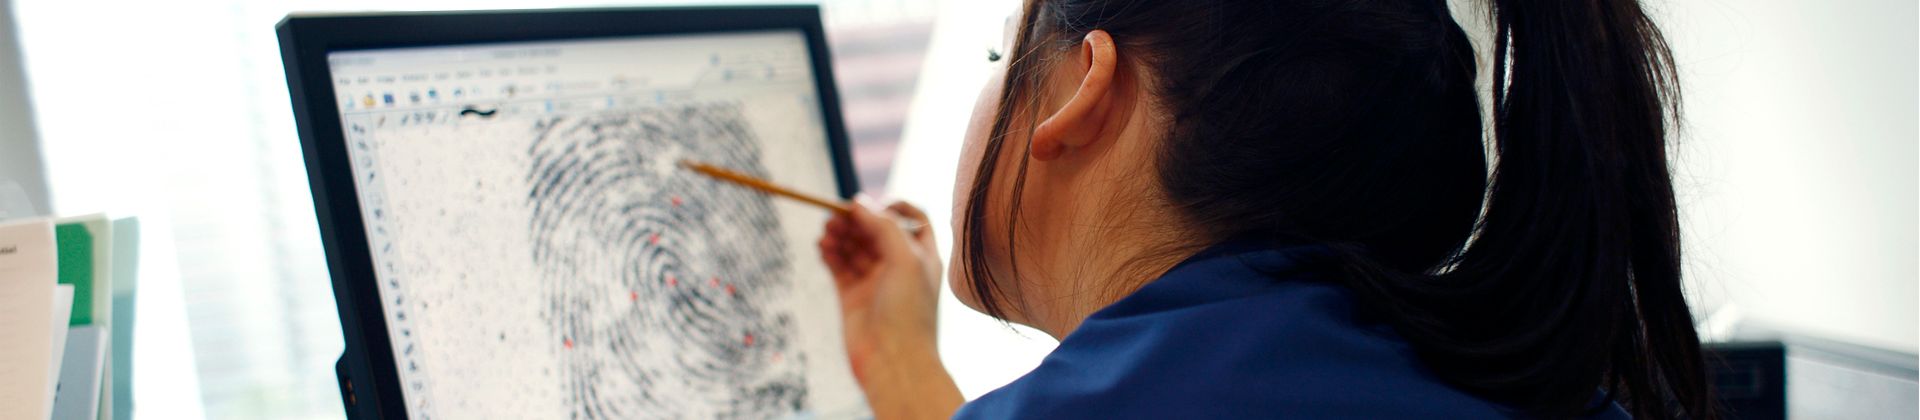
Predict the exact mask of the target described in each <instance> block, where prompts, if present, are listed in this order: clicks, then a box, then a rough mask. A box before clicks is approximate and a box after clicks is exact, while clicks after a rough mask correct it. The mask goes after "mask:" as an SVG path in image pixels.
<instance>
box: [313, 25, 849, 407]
mask: <svg viewBox="0 0 1920 420" xmlns="http://www.w3.org/2000/svg"><path fill="white" fill-rule="evenodd" d="M276 29H277V32H278V34H279V40H280V48H281V54H282V59H283V61H284V64H285V68H286V76H287V84H288V87H289V90H290V91H291V95H292V103H293V110H294V115H295V117H296V121H297V123H298V129H299V137H300V142H301V150H302V152H303V154H304V156H305V162H306V166H307V175H308V179H309V183H310V186H311V188H312V193H313V200H314V207H315V211H316V213H317V216H318V222H319V227H320V236H321V239H322V240H323V241H324V245H325V251H326V258H327V267H328V269H329V270H330V271H331V276H332V282H333V290H334V297H335V299H336V301H337V303H338V309H339V314H340V321H341V326H342V328H343V330H344V336H345V344H346V350H345V353H344V354H343V355H342V356H341V358H340V360H339V362H338V363H337V365H336V366H335V369H336V371H337V373H338V376H339V380H340V386H341V393H342V397H343V400H344V402H345V405H346V407H347V411H348V413H349V415H350V417H354V418H407V417H409V413H410V411H412V410H414V409H416V408H417V407H409V406H408V404H407V402H408V401H409V400H408V398H406V397H405V396H404V395H403V386H406V384H403V378H402V375H401V372H400V370H401V369H402V362H401V361H400V360H399V359H398V358H397V356H396V350H403V349H400V348H399V347H398V345H399V344H397V343H396V340H395V339H394V337H396V335H394V334H393V333H392V330H390V328H394V327H393V325H390V321H392V320H394V319H395V318H393V313H391V312H389V311H387V309H391V308H385V307H384V305H392V304H394V302H393V301H392V299H383V298H382V293H383V292H382V290H383V289H381V287H382V286H381V285H380V284H378V281H379V279H380V278H381V276H380V275H378V273H377V272H378V269H377V267H376V258H375V257H376V254H378V252H379V251H378V250H377V249H374V248H373V246H372V243H373V242H370V235H372V234H371V233H370V232H369V229H373V228H370V222H373V220H372V219H373V218H377V217H380V213H378V212H377V211H374V212H368V211H367V210H366V207H365V205H366V204H367V203H363V197H364V196H363V194H362V193H363V192H364V191H359V190H358V188H361V186H360V185H358V184H356V182H357V181H356V179H355V177H356V175H355V172H354V171H355V169H354V168H353V166H354V165H355V162H356V161H355V160H354V158H353V156H351V154H350V151H349V148H350V147H353V146H352V145H350V142H349V136H348V134H349V133H347V131H348V130H349V129H353V128H354V127H356V126H353V125H352V124H353V122H352V121H349V118H346V117H345V115H347V114H355V115H358V114H362V113H363V112H361V111H366V112H364V113H365V114H372V113H375V112H376V111H377V112H379V113H383V114H381V115H385V116H392V117H393V119H394V120H393V121H387V120H384V119H383V120H381V121H382V123H383V124H385V123H416V124H419V123H423V122H432V121H434V120H435V119H451V118H490V117H493V116H494V113H496V112H508V113H510V112H540V110H539V108H540V106H541V104H539V103H538V102H529V101H517V102H516V100H509V99H510V98H521V97H527V96H525V95H527V94H528V92H529V90H542V91H543V90H544V89H549V88H551V89H555V90H559V89H585V90H591V89H595V88H607V89H612V87H613V85H621V87H623V88H624V86H625V85H623V84H625V83H632V84H636V85H644V84H646V83H659V81H657V80H641V79H644V78H640V79H614V80H610V81H604V83H608V85H597V86H575V85H562V84H561V83H560V82H554V83H553V84H550V85H539V84H530V85H529V84H511V83H510V84H485V83H478V82H476V83H462V82H460V80H469V79H466V78H472V79H471V80H482V78H480V77H479V76H478V73H474V74H464V75H463V73H460V72H462V71H466V70H453V71H451V72H452V73H448V74H429V73H431V72H429V73H422V74H421V75H408V74H395V75H392V78H391V79H390V80H389V79H385V77H387V76H380V75H373V76H367V75H364V74H363V75H359V76H350V75H343V74H336V72H335V69H336V68H338V66H340V65H350V64H356V63H352V62H343V60H344V61H352V60H361V59H363V58H359V57H361V56H355V55H350V54H342V53H349V52H355V51H379V50H394V49H409V48H432V47H459V46H479V47H485V46H488V45H496V44H512V43H529V42H574V41H579V42H584V43H594V42H599V41H603V40H614V41H617V40H622V39H650V38H649V37H655V38H658V37H671V36H700V35H725V34H734V33H745V34H756V33H766V32H768V31H775V32H781V33H793V34H798V38H796V39H798V40H800V42H803V43H804V57H797V58H794V57H786V58H777V57H776V58H769V59H768V60H773V59H792V60H797V61H792V60H790V61H786V63H790V64H792V65H787V67H779V66H780V65H771V64H770V65H767V66H765V67H767V69H766V70H765V73H766V74H765V76H766V77H769V78H771V77H775V75H774V73H775V71H776V70H778V71H780V72H784V73H783V74H807V75H810V80H808V81H807V82H809V83H810V84H811V86H812V88H813V92H814V93H815V94H814V96H812V98H813V102H812V103H811V104H807V106H810V107H812V108H814V109H815V110H817V112H818V122H819V124H818V125H817V126H814V128H809V129H807V130H801V131H815V130H817V131H819V132H818V133H817V138H822V139H824V140H825V141H824V142H823V143H820V144H817V145H815V146H817V147H818V148H819V149H820V150H823V151H824V153H825V156H827V157H829V158H830V160H831V162H830V163H828V164H826V165H825V167H826V170H828V171H830V172H831V174H827V175H823V176H826V177H831V179H832V180H833V181H832V183H833V184H832V186H833V187H834V189H836V190H837V191H836V192H837V193H838V194H839V195H840V196H841V197H851V196H852V195H853V194H854V193H855V192H856V191H857V190H858V186H857V185H856V180H855V175H854V171H853V168H852V165H851V160H850V158H849V154H848V153H849V151H848V142H847V134H846V130H845V128H844V126H843V123H842V120H841V116H840V106H839V103H838V98H837V96H836V89H835V87H834V83H833V73H832V69H831V68H830V67H829V64H828V62H829V54H828V51H827V44H826V41H825V36H824V33H823V32H822V28H821V20H820V12H819V10H818V8H817V7H814V6H734V7H680V8H600V9H571V10H514V11H460V12H429V13H373V14H294V15H290V16H288V17H287V18H286V19H284V20H282V21H281V22H280V23H279V24H278V25H277V26H276ZM583 45H584V44H583ZM596 45H597V44H596ZM795 45H799V44H795ZM494 54H495V58H497V57H498V55H499V54H506V53H505V52H495V53H494ZM526 54H533V55H538V54H542V52H541V51H540V50H538V49H533V50H528V52H526ZM774 55H778V54H774ZM481 58H485V57H481ZM453 59H455V60H457V59H461V58H459V57H455V58H453ZM726 60H734V59H733V58H727V59H726ZM727 63H729V64H726V65H733V64H731V63H734V61H728V62H727ZM802 63H803V64H802ZM710 64H712V65H716V66H719V65H722V64H723V63H722V58H721V57H720V56H719V55H717V54H716V55H715V58H714V59H713V63H710ZM781 65H785V64H781ZM742 66H745V65H741V66H736V67H737V68H733V67H729V68H724V69H720V70H719V71H706V72H705V73H701V74H700V75H698V77H701V78H716V79H715V80H723V81H726V80H733V79H734V78H752V77H762V75H761V74H760V72H761V70H760V68H759V67H751V66H745V67H742ZM795 66H798V67H795ZM483 67H484V66H483ZM775 67H779V68H777V69H776V68H775ZM471 71H473V72H481V71H486V72H488V73H492V74H494V75H495V76H500V74H499V73H505V74H512V75H517V76H524V75H526V74H528V72H531V73H533V74H535V75H538V74H542V73H541V72H548V73H553V72H555V71H556V69H553V68H551V67H549V68H539V67H538V66H534V67H532V68H505V67H503V68H486V69H484V70H483V69H481V68H476V69H472V70H471ZM557 71H561V72H564V69H560V70H557ZM416 79H417V80H416ZM442 79H444V80H448V83H446V84H445V85H443V86H441V87H428V88H425V89H424V90H422V89H420V88H418V87H417V86H423V85H427V84H431V83H434V82H436V81H438V80H442ZM381 83H389V84H390V85H391V86H400V85H407V84H409V83H413V85H409V86H416V88H414V89H413V90H405V89H401V90H393V91H390V92H383V91H381V90H380V89H379V88H378V87H379V86H387V85H382V84H381ZM583 83H584V82H583ZM363 88H364V89H363ZM673 94H675V93H673V92H667V93H660V94H658V95H657V96H658V97H657V98H656V99H655V100H659V101H671V100H673V96H672V95H673ZM683 94H684V93H683ZM694 94H695V95H697V94H698V93H697V92H696V93H694ZM481 96H486V97H487V98H489V99H486V100H467V98H477V97H481ZM630 96H632V95H630ZM581 97H583V98H586V99H579V98H575V97H570V96H565V95H559V94H555V95H553V96H552V98H558V99H549V100H547V101H546V102H545V108H546V109H547V110H548V111H552V110H554V109H555V107H562V108H564V107H572V106H603V105H602V104H599V103H598V102H604V106H609V107H612V106H621V105H624V104H625V103H626V102H623V101H629V100H632V98H627V97H621V98H615V97H613V96H608V97H607V99H605V100H604V101H602V100H601V99H600V97H599V96H581ZM640 98H641V99H637V100H646V99H645V98H644V97H640ZM468 102H471V103H482V104H488V105H486V106H482V107H472V106H468V107H466V108H463V109H458V110H457V111H454V112H437V111H434V109H436V108H438V109H449V107H454V108H458V106H459V105H458V104H461V103H468ZM415 109H418V112H409V110H415ZM368 118H372V117H368ZM381 118H385V117H384V116H383V117H381ZM369 121H372V120H369ZM368 124H373V123H372V122H368ZM809 134H810V135H812V134H811V133H809ZM807 138H813V137H807ZM362 181H364V180H362ZM674 205H676V206H677V205H679V203H678V199H677V198H676V199H675V203H674ZM370 216H371V217H370ZM373 240H378V238H373ZM716 284H717V283H716ZM728 287H729V288H728V289H727V290H728V293H732V289H731V287H732V286H728ZM636 299H637V298H636ZM400 319H405V318H400ZM501 338H502V339H503V340H505V339H506V336H505V335H502V337H501ZM556 342H558V340H556ZM747 344H748V345H752V344H754V342H753V338H752V336H748V338H747ZM573 345H574V343H573V342H572V341H567V342H566V343H565V346H566V347H567V348H571V347H572V346H573ZM404 350H410V349H404ZM776 357H777V356H776ZM420 417H425V416H420Z"/></svg>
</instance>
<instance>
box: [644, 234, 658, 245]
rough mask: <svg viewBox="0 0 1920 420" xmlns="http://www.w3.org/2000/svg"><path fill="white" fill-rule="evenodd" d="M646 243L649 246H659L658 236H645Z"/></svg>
mask: <svg viewBox="0 0 1920 420" xmlns="http://www.w3.org/2000/svg"><path fill="white" fill-rule="evenodd" d="M647 243H649V244H654V245H659V244H660V234H658V233H655V234H652V235H647Z"/></svg>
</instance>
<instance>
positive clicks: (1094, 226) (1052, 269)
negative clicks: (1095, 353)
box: [1025, 184, 1206, 340]
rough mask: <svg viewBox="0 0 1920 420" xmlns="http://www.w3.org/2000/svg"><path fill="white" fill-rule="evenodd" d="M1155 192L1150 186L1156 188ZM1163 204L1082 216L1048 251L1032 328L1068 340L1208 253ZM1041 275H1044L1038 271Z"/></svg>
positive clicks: (1096, 209)
mask: <svg viewBox="0 0 1920 420" xmlns="http://www.w3.org/2000/svg"><path fill="white" fill-rule="evenodd" d="M1149 185H1150V184H1149ZM1163 203H1164V201H1163V200H1158V199H1148V200H1133V201H1131V202H1130V203H1129V204H1128V205H1116V204H1107V203H1099V204H1096V205H1093V206H1087V208H1084V209H1075V210H1076V211H1073V212H1071V213H1073V216H1072V219H1071V221H1069V222H1066V223H1065V224H1061V225H1055V226H1057V227H1060V228H1064V229H1065V232H1064V234H1063V235H1061V237H1060V238H1061V239H1059V240H1055V241H1048V242H1049V246H1048V248H1049V249H1046V250H1044V254H1043V255H1047V256H1048V257H1049V259H1050V260H1051V261H1049V262H1047V263H1046V264H1045V266H1046V267H1044V269H1041V270H1039V271H1038V274H1040V275H1041V276H1045V278H1044V279H1041V280H1042V282H1041V283H1042V284H1046V285H1048V286H1049V287H1045V288H1043V289H1042V290H1038V292H1040V293H1037V295H1038V296H1035V297H1036V298H1037V299H1028V301H1027V304H1026V305H1025V306H1026V307H1027V309H1029V310H1028V313H1030V314H1031V315H1032V316H1031V317H1030V318H1031V319H1029V320H1027V321H1028V322H1026V324H1028V325H1029V326H1032V327H1034V328H1036V329H1039V330H1041V331H1044V332H1046V333H1047V335H1050V336H1053V338H1054V339H1056V340H1058V339H1065V338H1066V336H1067V335H1068V334H1071V333H1073V330H1075V329H1077V328H1079V326H1080V323H1081V322H1082V321H1085V320H1086V319H1087V317H1088V316H1091V315H1093V313H1094V312H1098V311H1099V310H1100V309H1102V308H1106V307H1107V306H1109V305H1112V304H1113V303H1114V302H1117V301H1119V300H1120V299H1122V298H1125V297H1126V296H1128V295H1131V294H1133V292H1134V291H1137V290H1139V289H1140V287H1142V286H1145V285H1146V284H1147V283H1151V282H1153V281H1154V280H1156V279H1159V278H1160V276H1161V275H1163V274H1165V273H1166V272H1167V270H1169V269H1172V268H1173V266H1174V265H1177V264H1179V263H1180V261H1182V260H1185V259H1186V258H1187V257H1188V256H1190V255H1192V254H1193V253H1194V252H1196V251H1198V250H1199V249H1200V248H1203V247H1205V246H1206V244H1205V243H1204V242H1202V241H1199V240H1196V239H1195V238H1196V236H1198V235H1195V234H1194V233H1193V232H1192V231H1191V230H1189V229H1182V228H1178V226H1180V224H1179V223H1178V221H1177V219H1176V218H1175V217H1174V216H1173V213H1172V212H1171V209H1170V208H1169V207H1167V206H1164V205H1162V204H1163ZM1036 268H1038V267H1036Z"/></svg>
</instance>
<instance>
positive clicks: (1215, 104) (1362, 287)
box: [960, 0, 1715, 419]
mask: <svg viewBox="0 0 1920 420" xmlns="http://www.w3.org/2000/svg"><path fill="white" fill-rule="evenodd" d="M1486 1H1488V2H1490V3H1491V4H1490V5H1489V13H1490V14H1491V17H1492V19H1491V21H1492V22H1493V29H1494V32H1495V33H1494V35H1495V36H1494V39H1495V42H1494V45H1493V51H1492V56H1493V61H1494V63H1493V64H1494V73H1493V75H1494V76H1493V89H1492V92H1493V106H1492V109H1493V115H1492V121H1493V133H1494V135H1493V136H1491V138H1490V139H1487V138H1486V136H1485V135H1484V134H1483V129H1482V120H1481V111H1480V110H1481V108H1480V102H1479V99H1478V95H1477V93H1476V89H1475V80H1474V79H1475V75H1476V73H1475V69H1476V67H1475V61H1474V52H1473V47H1472V45H1471V44H1470V42H1469V41H1468V38H1467V36H1466V34H1465V32H1464V31H1462V30H1461V28H1460V26H1459V25H1458V24H1457V23H1455V22H1454V20H1453V19H1452V16H1451V14H1450V12H1449V11H1448V10H1447V5H1446V3H1445V2H1444V0H1290V1H1229V0H1193V1H1152V0H1031V1H1029V2H1028V3H1027V5H1026V13H1024V14H1023V17H1022V19H1023V21H1022V22H1021V30H1020V31H1019V34H1018V37H1017V38H1016V40H1015V43H1014V51H1012V54H1010V56H1011V57H1012V58H1013V61H1012V62H1011V63H1009V66H1010V67H1009V69H1008V75H1007V78H1006V81H1005V85H1004V86H1002V89H1003V91H1004V94H1003V95H1002V98H1001V101H1000V104H999V105H1000V107H999V114H998V115H997V116H996V120H995V122H994V126H993V131H992V134H991V138H990V139H989V140H988V143H987V145H986V147H985V151H986V153H985V159H983V160H982V161H981V162H980V164H979V167H978V168H979V171H978V178H976V181H975V184H974V185H972V186H971V189H970V196H971V199H972V201H971V203H970V204H969V206H968V207H967V209H966V214H965V215H964V219H963V223H964V225H963V229H964V232H963V234H965V235H967V238H968V239H969V240H968V241H966V242H965V244H966V246H965V247H963V248H961V250H960V252H962V253H963V255H964V256H965V258H964V259H963V260H964V261H968V264H969V266H968V269H967V270H966V273H967V276H968V280H969V283H970V284H971V286H970V287H971V289H972V291H973V292H974V293H975V295H976V296H978V297H979V301H980V304H981V305H982V309H984V310H985V311H986V312H987V313H989V314H991V315H994V316H996V317H1004V315H1005V313H1004V309H1003V308H1002V306H1003V305H1002V304H1001V303H1000V302H999V297H1000V296H1001V295H1002V294H1003V292H1001V291H999V290H998V285H996V284H995V281H994V278H993V273H991V272H990V271H989V269H988V267H987V266H986V263H985V262H983V261H981V258H979V257H980V256H983V255H987V253H986V249H987V248H986V243H985V242H986V240H985V239H986V236H985V234H984V233H983V232H982V230H984V229H982V227H983V221H985V220H986V219H985V215H986V209H987V204H988V203H986V200H985V198H986V197H987V192H988V185H990V183H991V179H992V177H993V176H995V172H997V169H998V168H997V166H998V165H997V160H998V157H999V156H1000V155H1001V153H1002V149H1003V148H1005V147H1006V144H1007V139H1006V138H1005V137H1006V136H1007V133H1008V131H1009V130H1008V129H1009V127H1008V125H1009V124H1010V122H1009V121H1010V120H1011V119H1012V118H1011V117H1012V115H1013V114H1012V113H1013V112H1016V111H1015V110H1016V109H1021V108H1020V107H1019V105H1021V104H1023V103H1024V102H1023V101H1032V100H1033V98H1032V97H1031V96H1032V94H1031V93H1030V92H1035V91H1037V90H1038V89H1037V86H1038V85H1037V83H1039V81H1040V77H1038V76H1039V71H1040V70H1041V69H1043V68H1044V67H1043V66H1044V65H1045V60H1046V59H1048V57H1050V56H1052V55H1054V54H1053V53H1056V52H1059V51H1063V50H1065V49H1066V48H1071V47H1073V46H1076V45H1077V43H1078V42H1080V40H1081V39H1082V35H1083V34H1085V33H1086V32H1088V31H1091V30H1094V29H1103V30H1106V31H1108V32H1110V33H1112V34H1113V35H1114V39H1115V42H1116V45H1117V48H1118V49H1119V50H1120V51H1122V54H1121V57H1122V59H1123V60H1124V61H1122V63H1121V65H1122V66H1126V65H1128V64H1133V65H1139V66H1141V67H1144V68H1148V69H1151V70H1150V72H1149V74H1148V75H1147V76H1148V77H1147V78H1146V79H1145V80H1144V81H1145V82H1146V85H1147V86H1150V87H1151V89H1153V92H1154V94H1155V95H1154V97H1155V99H1156V100H1158V101H1159V102H1158V103H1159V104H1160V105H1161V106H1162V107H1164V108H1165V109H1167V110H1168V111H1169V112H1170V113H1171V115H1170V120H1169V121H1170V124H1169V125H1170V127H1169V129H1168V132H1167V133H1166V139H1165V141H1164V144H1163V146H1162V148H1161V150H1160V153H1159V156H1158V157H1157V159H1158V162H1157V165H1158V168H1157V169H1158V171H1157V175H1158V177H1157V180H1158V182H1159V183H1160V186H1161V187H1163V188H1164V189H1165V192H1166V195H1167V199H1168V200H1169V201H1170V202H1172V203H1174V206H1175V208H1176V210H1177V213H1178V214H1179V216H1180V217H1183V218H1184V219H1185V221H1186V222H1188V223H1187V225H1188V226H1197V227H1199V229H1201V230H1202V232H1198V233H1199V234H1201V235H1203V237H1204V238H1208V239H1209V240H1213V241H1219V240H1224V239H1226V238H1229V237H1245V236H1254V237H1264V238H1271V239H1273V240H1274V241H1276V242H1279V241H1303V240H1304V241H1313V242H1316V243H1324V244H1327V245H1328V246H1329V247H1330V248H1332V249H1333V250H1335V251H1336V252H1335V254H1337V255H1339V257H1338V258H1337V262H1338V266H1339V267H1340V270H1339V272H1340V273H1341V274H1342V275H1340V276H1337V277H1339V279H1340V280H1339V281H1341V282H1343V283H1344V284H1346V285H1347V286H1348V287H1349V288H1350V289H1352V290H1353V292H1354V293H1355V295H1356V297H1357V299H1358V300H1359V302H1360V304H1361V307H1362V308H1363V310H1364V311H1365V312H1366V313H1367V314H1368V315H1369V316H1372V317H1375V318H1378V319H1382V320H1384V321H1385V322H1388V323H1389V324H1390V325H1392V326H1394V327H1395V330H1396V331H1397V332H1398V333H1399V334H1400V335H1401V336H1403V337H1405V338H1406V339H1407V340H1408V341H1409V342H1410V343H1412V344H1413V346H1414V348H1415V349H1416V350H1417V351H1418V353H1419V354H1420V356H1421V358H1422V359H1423V360H1424V362H1425V364H1426V365H1427V366H1428V367H1429V368H1431V369H1432V370H1433V371H1434V372H1436V373H1437V374H1438V375H1439V376H1441V377H1442V378H1444V379H1445V380H1447V381H1449V382H1450V383H1452V384H1454V385H1455V386H1458V387H1461V388H1463V389H1466V390H1469V391H1471V392H1474V393H1476V394H1478V395H1482V396H1484V397H1486V398H1489V399H1492V400H1495V401H1500V402H1502V403H1505V404H1509V405H1511V406H1514V407H1518V408H1521V409H1525V410H1528V411H1530V412H1532V413H1534V414H1538V415H1544V416H1554V417H1559V416H1574V415H1579V414H1582V413H1586V412H1588V411H1589V410H1592V409H1594V408H1595V406H1594V405H1593V397H1594V395H1595V392H1596V391H1598V390H1606V391H1608V395H1609V396H1611V397H1612V398H1614V399H1616V400H1618V401H1620V402H1621V403H1622V404H1623V405H1625V406H1626V407H1627V408H1628V409H1629V410H1630V411H1631V412H1632V413H1633V414H1635V415H1636V416H1637V417H1642V418H1672V417H1684V418H1692V419H1708V418H1714V417H1715V412H1714V410H1713V406H1712V403H1711V398H1710V396H1709V391H1708V388H1707V384H1706V381H1705V379H1704V373H1703V367H1702V360H1701V354H1700V348H1699V342H1698V338H1697V337H1696V335H1695V332H1694V329H1693V325H1692V316H1691V314H1690V313H1689V311H1688V309H1687V305H1686V301H1685V298H1684V296H1683V295H1682V291H1681V284H1680V247H1679V231H1678V222H1677V216H1676V211H1675V204H1674V193H1673V187H1672V180H1671V177H1670V174H1669V172H1668V167H1667V153H1666V135H1667V133H1666V132H1667V130H1668V127H1669V126H1668V123H1669V121H1670V118H1677V105H1676V104H1677V102H1678V93H1677V92H1676V90H1675V82H1674V80H1673V70H1672V62H1671V58H1670V54H1669V52H1668V50H1667V46H1666V44H1665V42H1664V41H1663V40H1662V38H1661V35H1660V33H1659V31H1658V29H1657V28H1655V27H1654V25H1653V23H1652V22H1651V21H1650V20H1649V19H1648V17H1647V16H1646V14H1645V12H1644V10H1643V9H1642V8H1641V6H1640V4H1639V3H1638V2H1637V1H1635V0H1566V1H1531V0H1486ZM1035 108H1036V107H1031V106H1029V107H1025V108H1024V109H1026V110H1027V111H1034V112H1037V111H1038V110H1037V109H1035ZM1019 144H1020V143H1015V146H1014V147H1020V146H1019ZM1017 152H1018V153H1021V154H1022V156H1024V154H1025V153H1026V151H1024V150H1022V151H1017ZM1027 161H1028V159H1025V158H1022V159H1020V160H1019V162H1020V163H1019V167H1018V168H1016V169H1015V170H1014V172H1013V175H1014V176H1015V177H1016V178H1015V181H1014V186H1013V189H1014V193H1013V199H1012V200H1013V202H1012V203H1005V204H1006V205H1007V206H1008V208H1018V207H1019V200H1020V196H1021V193H1020V190H1021V189H1022V188H1023V186H1024V184H1025V173H1026V169H1027V167H1026V165H1027V164H1026V162H1027ZM1489 167H1491V168H1492V169H1491V170H1490V169H1489ZM1009 213H1013V212H1009ZM1009 217H1010V218H1011V217H1012V216H1009ZM1017 224H1018V221H1017V220H1010V221H1009V223H1008V226H1006V228H1007V230H1008V235H1007V238H1006V240H1007V244H1006V245H1007V247H1008V252H1007V255H1008V257H1009V258H1013V257H1014V256H1015V255H1018V253H1017V252H1012V247H1013V243H1012V242H1013V237H1014V235H1013V234H1012V233H1013V231H1014V229H1015V226H1017ZM1016 266H1017V265H1016Z"/></svg>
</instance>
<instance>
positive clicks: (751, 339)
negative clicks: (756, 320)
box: [747, 333, 753, 347]
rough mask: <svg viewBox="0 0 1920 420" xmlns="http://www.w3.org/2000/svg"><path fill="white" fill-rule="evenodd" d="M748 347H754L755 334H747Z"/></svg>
mask: <svg viewBox="0 0 1920 420" xmlns="http://www.w3.org/2000/svg"><path fill="white" fill-rule="evenodd" d="M747 347H753V333H747Z"/></svg>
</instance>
